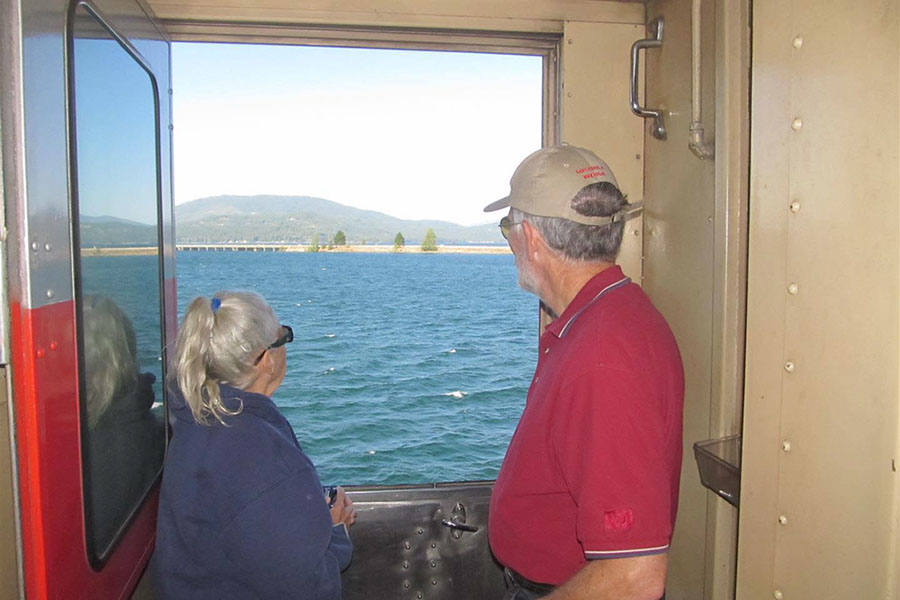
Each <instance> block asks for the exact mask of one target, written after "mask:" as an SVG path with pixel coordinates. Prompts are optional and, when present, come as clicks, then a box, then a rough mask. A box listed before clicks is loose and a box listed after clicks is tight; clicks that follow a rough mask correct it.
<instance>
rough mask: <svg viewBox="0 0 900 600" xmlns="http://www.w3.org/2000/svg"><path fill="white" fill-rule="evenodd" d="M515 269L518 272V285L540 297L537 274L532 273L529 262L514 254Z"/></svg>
mask: <svg viewBox="0 0 900 600" xmlns="http://www.w3.org/2000/svg"><path fill="white" fill-rule="evenodd" d="M516 271H517V272H518V283H519V287H520V288H522V289H523V290H525V291H526V292H531V293H532V294H534V295H535V296H537V297H538V298H540V297H541V295H540V293H539V292H538V282H537V276H536V275H535V274H534V269H532V268H531V263H529V262H528V261H527V260H524V259H520V258H519V257H518V256H516Z"/></svg>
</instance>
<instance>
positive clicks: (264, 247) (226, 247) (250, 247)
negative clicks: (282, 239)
mask: <svg viewBox="0 0 900 600" xmlns="http://www.w3.org/2000/svg"><path fill="white" fill-rule="evenodd" d="M296 247H297V245H296V244H176V245H175V249H176V250H178V251H179V252H229V251H231V252H286V251H287V250H288V248H291V249H294V248H296Z"/></svg>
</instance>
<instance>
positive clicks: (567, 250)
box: [510, 181, 627, 262]
mask: <svg viewBox="0 0 900 600" xmlns="http://www.w3.org/2000/svg"><path fill="white" fill-rule="evenodd" d="M626 202H627V200H626V198H625V196H624V195H623V194H622V192H621V191H619V188H617V187H616V186H615V185H613V184H612V183H609V182H607V181H602V182H599V183H592V184H590V185H588V186H586V187H584V188H582V189H581V191H580V192H578V193H577V194H576V195H575V197H574V198H572V208H574V209H575V211H576V212H578V213H580V214H582V215H585V216H588V217H608V216H610V215H612V214H615V213H616V212H618V211H619V210H621V209H622V208H623V207H624V206H625V204H626ZM510 213H511V216H512V219H513V222H516V223H518V222H520V221H522V220H523V219H524V220H526V221H528V222H529V223H531V224H532V225H533V226H534V227H535V228H536V229H537V230H538V231H540V232H541V235H543V236H544V239H545V240H547V244H549V246H550V247H551V248H553V249H554V250H556V251H557V252H559V253H560V254H562V255H563V256H564V257H566V258H568V259H571V260H579V261H587V262H601V261H602V262H615V260H616V257H617V256H618V255H619V248H620V247H621V245H622V234H623V233H624V231H625V222H624V221H620V222H618V223H610V224H608V225H582V224H581V223H576V222H574V221H569V220H568V219H560V218H558V217H542V216H538V215H532V214H529V213H526V212H523V211H520V210H518V209H515V208H513V209H512V210H511V211H510Z"/></svg>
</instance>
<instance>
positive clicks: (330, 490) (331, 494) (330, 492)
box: [322, 485, 337, 508]
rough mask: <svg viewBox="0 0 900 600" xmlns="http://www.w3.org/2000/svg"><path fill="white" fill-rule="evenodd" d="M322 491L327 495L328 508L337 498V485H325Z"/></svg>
mask: <svg viewBox="0 0 900 600" xmlns="http://www.w3.org/2000/svg"><path fill="white" fill-rule="evenodd" d="M322 491H323V492H325V495H326V496H328V508H331V507H332V506H334V501H335V500H337V486H334V485H326V486H325V487H323V488H322Z"/></svg>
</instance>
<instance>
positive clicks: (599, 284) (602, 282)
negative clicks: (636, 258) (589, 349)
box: [547, 265, 630, 337]
mask: <svg viewBox="0 0 900 600" xmlns="http://www.w3.org/2000/svg"><path fill="white" fill-rule="evenodd" d="M629 281H630V280H629V279H628V278H627V277H625V274H624V273H622V267H620V266H619V265H613V266H611V267H609V268H607V269H603V270H602V271H600V272H599V273H597V274H596V275H594V276H593V277H592V278H591V279H590V280H588V282H587V283H586V284H584V286H583V287H582V288H581V289H580V290H579V291H578V293H577V294H575V297H574V298H573V299H572V301H571V302H569V305H568V306H567V307H566V309H565V310H564V311H563V313H562V314H561V315H560V316H559V317H557V319H556V320H555V321H553V322H552V323H550V325H548V326H547V331H548V332H550V333H552V334H553V335H555V336H556V337H564V336H565V335H566V333H567V332H568V330H569V329H571V327H572V325H573V324H574V321H575V319H577V318H578V316H579V315H580V314H581V312H582V311H583V310H584V309H586V308H587V307H588V306H589V305H590V304H591V303H592V302H593V301H594V300H595V299H597V297H598V295H599V294H600V293H601V292H603V291H604V290H606V288H609V287H611V286H615V285H616V284H619V285H624V284H626V283H628V282H629Z"/></svg>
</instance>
